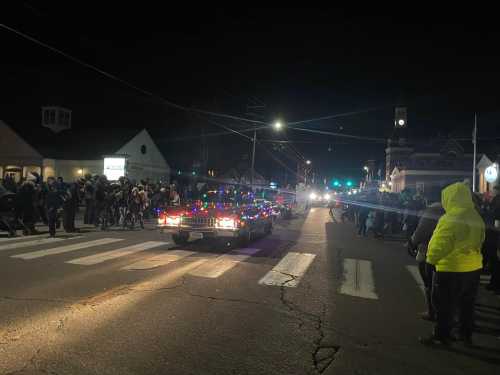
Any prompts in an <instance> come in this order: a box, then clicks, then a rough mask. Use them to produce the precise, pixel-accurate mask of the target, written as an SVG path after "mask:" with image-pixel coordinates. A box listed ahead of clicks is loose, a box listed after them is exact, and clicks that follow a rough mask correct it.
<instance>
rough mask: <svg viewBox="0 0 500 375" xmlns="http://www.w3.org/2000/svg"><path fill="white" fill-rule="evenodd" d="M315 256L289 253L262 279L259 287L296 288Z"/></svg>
mask: <svg viewBox="0 0 500 375" xmlns="http://www.w3.org/2000/svg"><path fill="white" fill-rule="evenodd" d="M315 257H316V255H315V254H309V253H295V252H290V253H288V254H287V255H285V257H284V258H283V259H281V261H280V262H279V263H278V264H277V265H276V266H274V268H273V269H272V270H271V271H269V272H268V273H267V274H266V275H264V277H263V278H262V279H260V281H259V284H261V285H276V286H287V287H292V288H294V287H296V286H297V285H299V283H300V280H301V278H302V276H304V274H305V273H306V271H307V269H308V268H309V266H310V265H311V263H312V262H313V260H314V258H315Z"/></svg>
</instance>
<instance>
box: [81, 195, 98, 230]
mask: <svg viewBox="0 0 500 375" xmlns="http://www.w3.org/2000/svg"><path fill="white" fill-rule="evenodd" d="M83 223H84V224H94V223H95V203H94V200H93V199H85V216H84V217H83Z"/></svg>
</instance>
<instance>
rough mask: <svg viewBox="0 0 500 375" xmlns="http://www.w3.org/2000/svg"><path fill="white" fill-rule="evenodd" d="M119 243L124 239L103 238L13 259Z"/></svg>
mask: <svg viewBox="0 0 500 375" xmlns="http://www.w3.org/2000/svg"><path fill="white" fill-rule="evenodd" d="M118 241H123V239H121V238H101V239H98V240H94V241H87V242H80V243H77V244H74V245H67V246H60V247H54V248H52V249H46V250H39V251H32V252H30V253H24V254H17V255H12V256H11V258H20V259H25V260H29V259H35V258H41V257H45V256H48V255H56V254H63V253H68V252H70V251H76V250H81V249H86V248H89V247H93V246H99V245H106V244H110V243H113V242H118Z"/></svg>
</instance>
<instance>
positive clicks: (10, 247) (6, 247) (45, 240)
mask: <svg viewBox="0 0 500 375" xmlns="http://www.w3.org/2000/svg"><path fill="white" fill-rule="evenodd" d="M45 237H47V236H45ZM73 238H81V237H80V236H77V237H67V238H64V237H55V238H39V239H37V240H32V241H25V242H14V243H9V244H7V245H1V246H0V251H5V250H14V249H21V248H23V247H31V246H39V245H45V244H48V243H54V242H59V241H64V240H70V239H73Z"/></svg>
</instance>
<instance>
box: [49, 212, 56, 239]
mask: <svg viewBox="0 0 500 375" xmlns="http://www.w3.org/2000/svg"><path fill="white" fill-rule="evenodd" d="M47 220H48V222H49V234H50V235H51V236H55V235H56V222H57V209H56V208H50V207H49V208H47Z"/></svg>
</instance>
